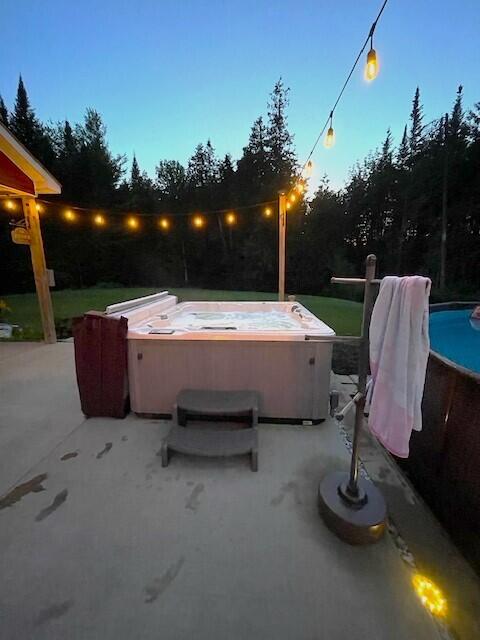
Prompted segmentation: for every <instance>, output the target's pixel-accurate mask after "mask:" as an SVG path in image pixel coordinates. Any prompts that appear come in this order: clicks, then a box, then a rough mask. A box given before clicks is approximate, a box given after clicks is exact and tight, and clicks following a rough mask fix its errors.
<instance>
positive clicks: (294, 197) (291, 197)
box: [289, 193, 297, 202]
mask: <svg viewBox="0 0 480 640" xmlns="http://www.w3.org/2000/svg"><path fill="white" fill-rule="evenodd" d="M289 197H290V202H295V201H296V199H297V196H296V195H295V194H294V193H291V194H290V196H289Z"/></svg>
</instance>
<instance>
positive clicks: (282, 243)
mask: <svg viewBox="0 0 480 640" xmlns="http://www.w3.org/2000/svg"><path fill="white" fill-rule="evenodd" d="M286 232H287V196H286V194H285V192H284V191H280V193H279V194H278V301H279V302H284V300H285V260H286Z"/></svg>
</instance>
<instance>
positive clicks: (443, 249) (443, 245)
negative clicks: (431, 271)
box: [439, 113, 448, 291]
mask: <svg viewBox="0 0 480 640" xmlns="http://www.w3.org/2000/svg"><path fill="white" fill-rule="evenodd" d="M443 129H444V133H443V178H442V229H441V238H440V278H439V280H440V283H439V284H440V289H441V290H442V291H443V289H445V274H446V263H447V222H448V220H447V208H448V113H446V114H445V120H444V127H443Z"/></svg>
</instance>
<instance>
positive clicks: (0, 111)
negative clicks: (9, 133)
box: [0, 96, 8, 127]
mask: <svg viewBox="0 0 480 640" xmlns="http://www.w3.org/2000/svg"><path fill="white" fill-rule="evenodd" d="M0 122H1V123H2V124H4V125H5V126H6V127H8V109H7V105H6V104H5V102H4V101H3V98H2V96H0Z"/></svg>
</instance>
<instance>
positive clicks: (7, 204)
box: [5, 200, 15, 211]
mask: <svg viewBox="0 0 480 640" xmlns="http://www.w3.org/2000/svg"><path fill="white" fill-rule="evenodd" d="M5 208H6V209H8V210H9V211H15V203H14V201H13V200H5Z"/></svg>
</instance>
